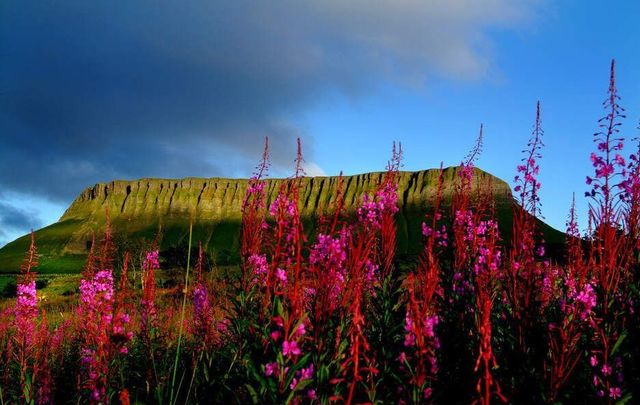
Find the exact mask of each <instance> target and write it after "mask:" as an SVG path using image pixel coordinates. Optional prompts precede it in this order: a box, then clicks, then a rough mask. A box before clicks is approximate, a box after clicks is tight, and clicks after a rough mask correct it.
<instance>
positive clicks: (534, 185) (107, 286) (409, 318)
mask: <svg viewBox="0 0 640 405" xmlns="http://www.w3.org/2000/svg"><path fill="white" fill-rule="evenodd" d="M608 94H609V96H608V98H607V100H606V102H605V109H606V116H605V117H604V118H603V119H602V120H601V121H600V128H601V130H600V131H599V132H598V133H597V134H596V135H595V142H596V149H597V150H596V152H594V153H593V154H592V155H591V161H592V163H593V166H594V171H595V175H594V176H592V177H588V178H587V184H589V185H590V187H591V188H590V191H589V192H588V193H587V197H588V198H590V201H591V208H590V214H589V229H588V230H587V232H586V233H585V235H581V233H580V231H579V229H578V225H577V218H576V214H575V209H574V207H573V206H572V207H571V211H570V215H569V220H568V222H567V235H568V238H567V246H566V254H565V257H564V258H563V260H561V263H560V262H556V260H551V259H550V258H549V257H547V256H546V255H545V243H544V240H542V237H541V233H540V231H539V229H537V223H538V222H536V217H538V216H539V215H540V199H539V197H538V195H539V194H538V193H539V189H540V183H539V182H538V173H539V170H540V160H541V149H542V147H543V142H542V136H543V131H542V125H541V114H540V105H539V104H538V106H537V109H536V119H535V124H534V129H533V132H532V135H531V139H530V141H529V143H528V144H527V148H526V150H525V152H524V157H523V159H522V162H521V164H519V165H518V166H517V176H516V178H515V182H516V188H515V192H516V197H517V200H518V203H519V205H517V206H515V208H514V211H513V230H512V237H511V239H510V240H509V241H504V240H502V239H501V236H500V233H499V230H498V223H497V220H496V218H495V215H494V207H493V201H494V199H493V198H492V196H491V195H490V193H491V190H492V187H491V185H490V184H478V183H477V182H475V183H474V181H473V164H474V161H475V160H476V158H477V157H478V155H479V153H480V151H481V148H482V137H483V134H482V127H481V129H480V134H479V136H478V140H477V143H476V145H475V146H474V147H473V148H472V150H471V152H470V153H469V155H468V156H467V157H465V159H464V160H463V162H462V163H461V164H460V168H459V170H458V173H459V178H458V179H457V184H456V190H455V193H454V198H453V201H452V202H451V204H450V205H447V206H445V205H444V204H443V201H442V193H443V178H442V176H440V180H439V186H438V191H437V192H436V193H435V194H434V195H433V204H432V206H433V210H431V211H430V212H429V214H428V215H427V216H426V217H425V219H424V223H423V224H422V234H423V238H424V242H423V249H422V252H421V254H420V256H419V258H418V259H417V260H416V261H415V262H411V263H400V262H399V261H398V260H397V255H396V251H395V248H396V232H397V229H396V224H395V216H396V214H397V212H398V204H397V201H398V193H397V176H398V171H399V169H400V167H401V161H402V148H401V147H400V145H398V146H397V147H396V146H395V145H394V148H393V154H392V158H391V160H390V162H389V164H388V166H387V171H386V174H385V176H384V178H383V180H382V182H381V183H380V184H379V185H378V187H377V189H376V191H375V192H374V193H372V194H370V195H365V196H364V197H363V199H362V200H361V201H360V202H359V205H358V209H357V211H356V212H355V213H347V212H345V210H344V195H343V193H342V192H339V193H337V195H336V196H335V197H334V201H333V209H332V210H331V211H330V212H325V213H321V215H320V216H319V220H318V223H317V225H316V229H317V231H316V232H315V234H314V235H313V237H311V238H309V239H308V238H307V234H306V233H305V232H304V229H303V223H302V221H301V219H300V213H299V212H298V209H299V197H300V196H299V181H300V179H301V178H302V177H303V176H304V172H303V170H302V167H303V165H302V163H303V160H302V152H301V148H300V144H299V143H298V155H297V159H296V170H295V175H294V176H292V178H291V179H290V180H289V181H287V182H284V183H283V184H282V187H281V188H280V190H279V192H278V195H277V198H275V199H274V201H273V202H271V204H269V205H268V206H267V198H266V194H265V183H264V178H265V176H266V174H267V171H268V167H269V154H268V144H266V145H265V149H264V155H263V157H262V160H261V163H260V164H259V165H258V167H257V169H256V172H255V175H254V176H253V177H252V179H251V180H250V184H249V188H248V191H247V195H246V196H245V199H244V204H243V219H242V220H243V222H242V224H243V226H242V235H241V257H242V264H241V266H240V274H239V275H237V277H220V276H219V273H218V272H217V271H216V269H215V265H214V264H213V263H210V262H209V260H208V258H207V255H206V253H205V252H203V250H202V247H201V245H200V248H199V249H193V252H194V253H193V256H194V257H192V249H191V240H190V247H189V251H188V256H187V258H186V262H187V267H186V274H185V277H184V281H183V282H182V283H181V284H180V285H177V286H174V287H173V288H158V285H157V282H156V272H157V271H158V270H159V269H160V267H161V260H162V258H161V257H160V256H159V252H158V249H157V247H156V246H158V241H157V240H156V241H155V242H154V243H153V244H151V245H150V246H147V247H146V249H144V251H142V252H131V254H129V253H125V254H124V256H123V257H119V256H118V255H117V254H116V251H117V249H116V246H115V245H116V244H115V243H114V238H113V236H112V234H111V230H110V228H109V227H108V226H107V230H106V232H105V235H104V236H103V238H102V239H101V240H100V241H99V242H94V243H93V244H92V245H91V253H90V255H89V258H88V260H87V263H86V264H85V268H84V270H83V275H82V280H81V282H80V285H79V295H80V297H79V300H78V301H77V303H75V304H74V305H72V306H71V307H70V308H67V309H66V311H65V312H64V313H63V314H62V315H61V316H58V315H56V316H55V317H53V318H54V320H52V317H51V314H49V315H48V314H47V313H46V312H45V311H44V310H43V309H42V308H40V307H39V305H38V300H37V292H36V281H35V269H36V268H37V261H38V254H37V249H36V241H35V238H33V237H32V243H31V247H30V249H29V251H28V252H27V255H26V257H25V260H24V264H23V266H22V268H21V274H20V276H19V277H18V280H17V283H16V292H15V293H16V299H15V302H14V303H13V304H12V305H11V306H9V307H7V308H5V309H3V310H2V312H1V313H0V320H1V322H0V356H1V358H2V361H0V401H1V402H2V403H5V402H6V403H14V402H22V403H38V404H40V403H42V404H47V403H75V402H87V403H92V404H106V403H121V404H129V403H169V404H173V403H190V402H206V403H251V402H253V403H348V404H351V403H400V404H404V403H474V404H475V403H478V404H483V405H486V404H490V403H518V404H521V403H584V402H590V403H591V402H602V403H624V402H629V401H630V400H631V398H638V397H639V395H640V394H639V393H637V392H635V391H634V390H637V388H635V387H638V386H640V384H639V383H640V381H639V380H640V373H639V372H638V358H639V357H638V356H639V355H640V354H639V353H637V351H638V347H640V345H639V343H640V329H638V326H637V325H639V324H640V322H638V321H639V319H637V318H638V314H639V313H640V312H639V309H640V308H638V302H639V300H638V286H639V285H640V284H639V282H638V277H637V270H638V253H639V247H640V245H639V242H640V235H639V231H640V205H639V204H640V162H639V160H638V154H632V155H631V156H630V157H629V159H628V161H627V160H626V159H625V158H623V157H622V153H623V152H622V149H623V147H624V140H623V138H622V136H621V135H620V134H619V126H620V118H622V117H623V116H622V112H623V110H622V108H621V107H620V106H619V104H618V102H619V97H618V94H617V90H616V88H615V80H614V65H613V63H612V68H611V80H610V88H609V93H608ZM340 190H342V187H340ZM134 253H135V255H136V257H138V256H140V257H141V260H139V265H136V260H134ZM116 256H118V257H116ZM192 263H193V265H192ZM54 315H55V314H54Z"/></svg>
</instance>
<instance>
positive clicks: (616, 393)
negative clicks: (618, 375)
mask: <svg viewBox="0 0 640 405" xmlns="http://www.w3.org/2000/svg"><path fill="white" fill-rule="evenodd" d="M621 396H622V390H621V389H620V387H611V388H609V397H610V398H613V399H617V398H620V397H621Z"/></svg>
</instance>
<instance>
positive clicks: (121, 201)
mask: <svg viewBox="0 0 640 405" xmlns="http://www.w3.org/2000/svg"><path fill="white" fill-rule="evenodd" d="M382 175H383V173H366V174H360V175H355V176H347V177H345V178H344V189H343V190H344V193H345V200H346V209H347V212H351V213H353V212H354V210H355V208H356V205H357V203H358V201H360V198H361V196H362V195H363V194H364V193H366V192H371V191H373V190H374V189H375V187H376V184H378V182H379V181H380V180H381V178H382ZM457 177H458V175H457V168H447V169H445V173H444V178H445V184H444V197H445V202H446V200H448V199H450V197H451V195H452V192H453V190H454V187H455V184H456V179H457ZM437 180H438V170H424V171H419V172H401V173H400V178H399V205H400V212H399V214H398V218H397V221H398V229H399V235H398V249H399V252H400V253H401V254H409V255H411V254H415V253H416V252H417V251H418V249H419V245H420V241H421V234H420V229H421V228H420V223H421V222H422V220H423V218H424V215H425V213H426V212H428V210H429V207H430V204H431V203H432V200H433V197H434V195H435V192H436V187H437ZM282 181H283V180H282V179H271V180H268V183H267V194H268V201H272V200H273V198H275V196H276V195H277V192H278V190H279V187H280V184H281V183H282ZM338 183H339V179H338V178H337V177H311V178H304V179H302V190H301V193H300V209H301V213H302V216H303V218H304V219H305V222H306V224H305V225H306V229H307V231H309V232H312V231H313V225H314V223H315V219H316V218H317V216H318V215H319V214H320V213H321V212H325V211H326V210H327V209H328V207H330V206H331V204H332V203H333V202H334V201H335V199H336V197H337V190H338ZM474 183H475V185H478V184H484V185H486V184H491V186H492V187H493V195H494V197H495V200H496V210H497V213H496V214H497V216H498V219H499V221H500V225H501V230H502V234H503V236H504V237H505V238H508V236H509V234H510V231H511V223H512V214H511V213H512V209H513V204H514V203H513V199H512V197H511V190H510V188H509V186H508V185H507V184H506V183H505V182H504V181H502V180H500V179H498V178H496V177H493V176H491V175H490V174H488V173H486V172H484V171H482V170H479V169H476V170H475V172H474ZM246 187H247V180H244V179H221V178H211V179H200V178H187V179H180V180H172V179H141V180H135V181H113V182H111V183H99V184H96V185H95V186H93V187H90V188H87V189H86V190H84V191H83V192H82V193H81V194H80V195H79V196H78V198H76V200H75V201H74V202H73V203H72V204H71V206H70V207H69V208H68V209H67V211H66V212H65V213H64V215H63V216H62V218H60V221H59V222H57V223H55V224H52V225H50V226H47V227H45V228H42V229H40V230H38V231H36V240H37V244H38V249H39V252H40V253H41V255H42V256H41V259H40V266H39V272H41V273H57V274H59V273H75V272H78V271H79V270H80V269H81V267H82V264H83V261H84V259H85V257H86V254H87V251H88V246H89V245H90V241H91V239H92V235H93V233H95V234H96V235H97V236H98V237H99V236H100V235H101V234H102V232H103V231H104V225H105V221H106V217H105V213H106V210H107V209H108V210H109V212H110V216H111V222H112V224H113V228H114V231H115V234H116V237H117V240H118V241H119V243H120V245H121V246H125V247H126V246H128V247H130V248H131V249H132V250H135V247H136V246H140V245H142V244H144V243H145V242H146V243H148V242H150V241H152V240H153V239H154V238H155V235H156V234H157V233H158V230H159V229H161V230H162V239H161V250H162V251H163V252H164V253H165V255H169V256H171V255H172V254H174V255H179V254H180V252H184V249H185V248H186V243H187V238H188V229H189V222H190V220H191V219H192V218H193V221H194V235H193V237H194V241H202V243H203V246H204V247H205V248H206V250H207V252H208V253H209V255H211V256H212V257H213V258H215V260H216V261H217V262H218V263H219V264H233V263H237V262H238V250H239V245H238V243H239V233H240V220H241V206H242V199H243V197H244V194H245V190H246ZM541 228H542V229H543V232H544V234H545V238H546V240H547V242H549V243H551V245H557V244H560V243H562V241H563V234H562V233H560V232H558V231H556V230H554V229H553V228H551V227H549V226H548V225H546V224H544V223H541ZM28 243H29V238H28V237H27V236H24V237H22V238H19V239H17V240H15V241H13V242H11V243H9V244H7V245H6V246H5V247H3V248H2V249H0V272H1V273H15V272H16V271H17V270H18V268H19V265H20V262H21V260H22V257H23V254H24V252H25V251H26V249H27V247H28ZM552 250H553V248H552Z"/></svg>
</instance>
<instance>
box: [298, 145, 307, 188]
mask: <svg viewBox="0 0 640 405" xmlns="http://www.w3.org/2000/svg"><path fill="white" fill-rule="evenodd" d="M297 144H298V151H297V153H296V179H298V178H300V177H304V176H306V175H307V173H306V172H305V171H304V158H303V157H302V141H301V140H300V138H298V139H297Z"/></svg>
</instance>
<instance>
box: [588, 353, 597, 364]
mask: <svg viewBox="0 0 640 405" xmlns="http://www.w3.org/2000/svg"><path fill="white" fill-rule="evenodd" d="M589 363H591V367H595V366H597V365H598V358H597V357H596V356H595V355H592V356H591V358H590V359H589Z"/></svg>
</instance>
